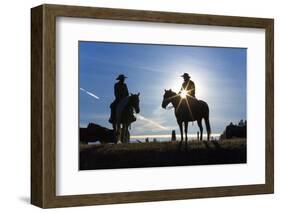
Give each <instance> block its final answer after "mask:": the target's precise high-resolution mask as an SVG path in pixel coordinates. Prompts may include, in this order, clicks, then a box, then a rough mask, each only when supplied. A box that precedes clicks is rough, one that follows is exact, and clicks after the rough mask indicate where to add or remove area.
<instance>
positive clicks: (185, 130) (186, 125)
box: [184, 121, 188, 149]
mask: <svg viewBox="0 0 281 213" xmlns="http://www.w3.org/2000/svg"><path fill="white" fill-rule="evenodd" d="M187 130H188V122H187V121H186V122H184V135H185V149H187V140H188V138H187Z"/></svg>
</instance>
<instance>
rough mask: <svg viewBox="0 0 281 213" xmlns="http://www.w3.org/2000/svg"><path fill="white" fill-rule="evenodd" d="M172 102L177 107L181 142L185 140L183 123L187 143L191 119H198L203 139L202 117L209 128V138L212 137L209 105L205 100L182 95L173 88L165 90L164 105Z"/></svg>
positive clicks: (176, 114) (176, 112)
mask: <svg viewBox="0 0 281 213" xmlns="http://www.w3.org/2000/svg"><path fill="white" fill-rule="evenodd" d="M169 103H171V104H172V105H173V107H174V108H175V116H176V119H177V123H178V125H179V128H180V132H181V142H180V146H181V143H182V141H183V123H184V132H185V142H186V143H187V129H188V122H189V121H197V124H198V126H199V129H200V140H202V134H203V126H202V119H203V118H204V120H205V124H206V129H207V140H209V139H210V134H211V127H210V122H209V107H208V104H207V103H206V102H204V101H201V100H197V99H196V98H194V97H192V96H189V95H186V97H181V96H180V95H179V94H177V93H175V92H173V91H172V90H165V93H164V96H163V101H162V107H163V108H164V109H165V108H166V107H167V105H168V104H169Z"/></svg>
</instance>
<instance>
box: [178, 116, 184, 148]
mask: <svg viewBox="0 0 281 213" xmlns="http://www.w3.org/2000/svg"><path fill="white" fill-rule="evenodd" d="M178 125H179V127H180V133H181V141H180V144H179V150H180V149H181V144H182V141H183V127H182V122H181V121H178Z"/></svg>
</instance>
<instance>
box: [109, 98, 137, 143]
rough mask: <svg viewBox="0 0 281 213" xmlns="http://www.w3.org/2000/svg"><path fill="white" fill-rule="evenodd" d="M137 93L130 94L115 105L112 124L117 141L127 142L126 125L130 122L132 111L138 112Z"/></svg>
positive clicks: (128, 138)
mask: <svg viewBox="0 0 281 213" xmlns="http://www.w3.org/2000/svg"><path fill="white" fill-rule="evenodd" d="M139 95H140V94H139V93H138V94H131V95H130V96H128V97H126V98H124V99H123V100H121V101H120V102H119V103H118V104H117V106H116V115H115V121H114V122H113V124H112V125H113V129H114V132H115V134H116V138H117V143H120V142H123V143H128V142H129V141H130V134H129V130H128V127H129V126H130V124H131V123H132V114H133V113H134V112H136V113H139V112H140V107H139V102H140V100H139ZM121 125H122V127H121Z"/></svg>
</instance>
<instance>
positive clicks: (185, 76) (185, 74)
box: [181, 73, 190, 78]
mask: <svg viewBox="0 0 281 213" xmlns="http://www.w3.org/2000/svg"><path fill="white" fill-rule="evenodd" d="M181 77H183V78H190V76H189V74H188V73H184V74H183V75H181Z"/></svg>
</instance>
